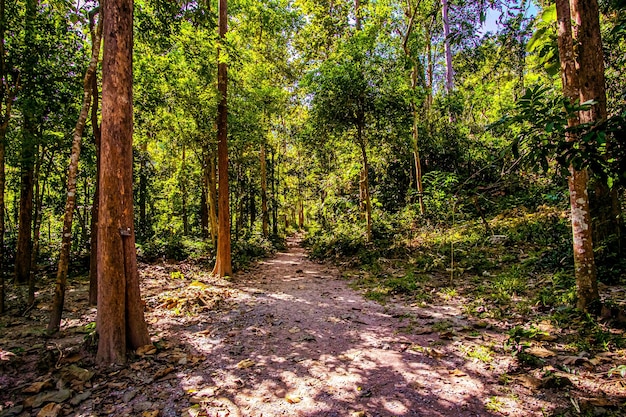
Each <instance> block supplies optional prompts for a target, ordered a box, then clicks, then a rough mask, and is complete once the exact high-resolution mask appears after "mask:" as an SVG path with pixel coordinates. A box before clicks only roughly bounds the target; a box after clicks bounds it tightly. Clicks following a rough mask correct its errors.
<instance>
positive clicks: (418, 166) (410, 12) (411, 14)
mask: <svg viewBox="0 0 626 417" xmlns="http://www.w3.org/2000/svg"><path fill="white" fill-rule="evenodd" d="M419 3H420V1H419V0H418V1H417V3H416V4H415V7H412V5H411V2H410V1H407V6H406V9H405V13H404V14H405V16H406V18H407V19H409V20H408V22H407V28H406V32H405V33H404V36H403V38H404V40H403V43H402V47H403V49H404V54H405V55H406V57H407V58H408V59H409V60H410V61H411V65H412V68H411V81H410V82H411V90H413V93H414V95H415V97H417V95H416V94H415V93H416V92H417V86H418V79H419V68H420V66H419V65H418V64H419V58H417V57H414V56H413V54H412V52H411V49H410V48H409V43H408V42H409V37H410V36H411V33H412V32H413V26H414V24H415V17H416V16H417V11H418V10H419ZM428 36H430V34H429V35H428ZM429 45H430V42H429ZM428 54H430V51H428ZM411 112H412V114H413V131H412V135H413V160H414V162H415V185H416V188H417V199H418V202H419V206H420V214H424V199H423V195H424V190H423V187H422V163H421V162H420V153H419V130H418V121H419V114H418V112H417V104H416V103H415V102H414V101H413V102H411Z"/></svg>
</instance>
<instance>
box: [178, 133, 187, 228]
mask: <svg viewBox="0 0 626 417" xmlns="http://www.w3.org/2000/svg"><path fill="white" fill-rule="evenodd" d="M180 172H181V176H180V192H181V202H182V217H183V236H187V235H189V215H188V213H187V147H186V146H185V145H184V144H183V155H182V158H181V161H180Z"/></svg>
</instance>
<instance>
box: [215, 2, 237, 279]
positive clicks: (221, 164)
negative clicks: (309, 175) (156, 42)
mask: <svg viewBox="0 0 626 417" xmlns="http://www.w3.org/2000/svg"><path fill="white" fill-rule="evenodd" d="M218 16H219V23H218V26H219V37H220V44H219V48H218V67H217V87H218V91H219V93H220V102H219V104H218V106H217V156H218V175H219V184H218V186H219V201H218V205H219V213H218V237H217V256H216V257H215V267H214V268H213V275H216V276H220V277H224V276H228V275H232V273H233V269H232V262H231V252H230V207H229V192H228V142H227V141H228V106H227V91H228V72H227V67H226V62H223V61H222V60H221V59H220V55H221V53H220V52H221V49H222V48H223V42H224V40H225V38H226V32H227V30H228V12H227V0H219V10H218Z"/></svg>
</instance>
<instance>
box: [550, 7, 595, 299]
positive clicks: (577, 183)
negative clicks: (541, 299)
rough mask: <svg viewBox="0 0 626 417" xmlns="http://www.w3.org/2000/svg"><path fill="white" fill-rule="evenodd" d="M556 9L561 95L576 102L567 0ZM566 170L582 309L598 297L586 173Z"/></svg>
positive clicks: (574, 137)
mask: <svg viewBox="0 0 626 417" xmlns="http://www.w3.org/2000/svg"><path fill="white" fill-rule="evenodd" d="M556 12H557V20H558V48H559V57H560V60H561V78H562V82H563V95H564V96H565V98H566V99H568V100H570V101H571V102H577V101H578V98H579V88H580V84H579V78H578V73H577V71H576V62H575V59H574V42H573V38H572V26H571V14H570V7H569V0H557V1H556ZM579 123H580V120H579V118H578V116H574V117H572V118H570V119H569V120H568V127H570V128H574V127H576V126H578V125H579ZM566 140H568V141H572V142H573V141H578V140H580V137H579V135H578V134H577V133H575V132H573V131H570V132H568V133H567V136H566ZM569 172H570V175H569V178H568V186H569V193H570V206H571V221H572V236H573V245H574V267H575V275H576V288H577V296H578V300H577V303H576V306H577V308H578V309H580V310H583V311H586V310H587V309H588V308H589V306H590V305H591V304H592V303H593V302H594V301H595V300H597V299H598V298H599V297H598V286H597V280H596V267H595V260H594V255H593V244H592V242H593V239H592V233H591V230H592V229H591V216H590V210H589V196H588V194H587V182H588V176H587V172H586V170H580V171H579V170H577V169H575V168H574V167H573V166H570V168H569Z"/></svg>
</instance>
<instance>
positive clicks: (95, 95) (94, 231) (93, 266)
mask: <svg viewBox="0 0 626 417" xmlns="http://www.w3.org/2000/svg"><path fill="white" fill-rule="evenodd" d="M102 17H103V15H102V13H100V19H102ZM92 33H93V30H92ZM93 37H94V36H93V35H92V38H93ZM91 86H92V89H93V91H92V94H91V95H92V99H93V105H92V106H91V128H92V129H93V135H94V141H95V145H96V186H95V190H94V195H93V204H92V205H91V236H90V240H91V243H90V245H89V249H90V253H89V304H90V305H92V306H95V305H96V304H98V207H99V204H98V202H99V201H100V143H101V130H100V126H99V125H98V103H99V101H100V94H99V92H98V74H94V76H93V78H92V84H91Z"/></svg>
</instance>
